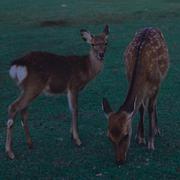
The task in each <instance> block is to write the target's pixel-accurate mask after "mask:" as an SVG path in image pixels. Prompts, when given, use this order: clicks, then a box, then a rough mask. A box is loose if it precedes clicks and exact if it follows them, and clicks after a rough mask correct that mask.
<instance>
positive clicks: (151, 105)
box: [148, 97, 156, 150]
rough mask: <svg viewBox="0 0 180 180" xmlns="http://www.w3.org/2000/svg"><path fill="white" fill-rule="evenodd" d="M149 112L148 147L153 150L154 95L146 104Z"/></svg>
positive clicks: (154, 126) (154, 125)
mask: <svg viewBox="0 0 180 180" xmlns="http://www.w3.org/2000/svg"><path fill="white" fill-rule="evenodd" d="M148 112H149V140H148V149H152V150H154V149H155V148H154V137H155V128H156V97H153V98H151V99H150V100H149V106H148Z"/></svg>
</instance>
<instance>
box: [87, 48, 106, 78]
mask: <svg viewBox="0 0 180 180" xmlns="http://www.w3.org/2000/svg"><path fill="white" fill-rule="evenodd" d="M89 62H90V67H91V69H90V73H91V74H92V76H95V75H96V74H98V73H99V72H100V71H101V69H102V68H103V60H99V59H98V58H97V56H96V53H95V52H94V51H93V50H91V51H90V53H89Z"/></svg>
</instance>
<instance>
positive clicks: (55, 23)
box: [40, 19, 68, 27]
mask: <svg viewBox="0 0 180 180" xmlns="http://www.w3.org/2000/svg"><path fill="white" fill-rule="evenodd" d="M67 25H68V22H67V21H66V20H63V19H59V20H48V21H42V22H40V26H41V27H52V26H67Z"/></svg>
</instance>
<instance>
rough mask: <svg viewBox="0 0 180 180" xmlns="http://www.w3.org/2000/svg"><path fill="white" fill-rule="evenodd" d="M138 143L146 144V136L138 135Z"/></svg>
mask: <svg viewBox="0 0 180 180" xmlns="http://www.w3.org/2000/svg"><path fill="white" fill-rule="evenodd" d="M137 143H138V144H144V145H145V144H146V140H145V138H142V137H138V138H137Z"/></svg>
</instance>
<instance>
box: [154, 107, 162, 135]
mask: <svg viewBox="0 0 180 180" xmlns="http://www.w3.org/2000/svg"><path fill="white" fill-rule="evenodd" d="M160 134H161V132H160V129H159V127H158V119H157V104H156V106H155V135H156V136H160Z"/></svg>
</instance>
